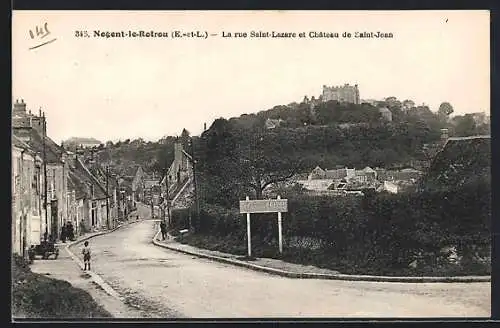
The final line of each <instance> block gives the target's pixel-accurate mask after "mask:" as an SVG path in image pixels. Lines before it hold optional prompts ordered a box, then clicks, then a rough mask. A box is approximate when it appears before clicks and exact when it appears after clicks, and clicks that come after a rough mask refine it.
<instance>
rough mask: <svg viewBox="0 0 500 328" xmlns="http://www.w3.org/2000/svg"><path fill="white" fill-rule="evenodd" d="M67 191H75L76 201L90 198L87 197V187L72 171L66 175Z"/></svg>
mask: <svg viewBox="0 0 500 328" xmlns="http://www.w3.org/2000/svg"><path fill="white" fill-rule="evenodd" d="M68 189H69V190H70V191H72V190H74V191H75V198H76V199H85V198H90V195H88V191H87V187H86V185H85V183H84V182H83V181H81V180H80V179H79V178H78V176H77V174H76V173H75V172H74V170H71V169H70V171H69V173H68Z"/></svg>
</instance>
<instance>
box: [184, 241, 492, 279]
mask: <svg viewBox="0 0 500 328" xmlns="http://www.w3.org/2000/svg"><path fill="white" fill-rule="evenodd" d="M252 239H253V238H252ZM181 242H182V243H185V244H188V245H191V246H195V247H199V248H204V249H209V250H214V251H220V252H225V253H230V254H234V255H245V254H246V252H247V249H246V241H245V240H242V239H241V238H237V237H233V236H227V237H214V236H211V235H203V234H196V235H189V236H185V237H183V238H182V241H181ZM277 249H278V245H269V244H264V243H259V241H258V240H255V241H252V254H253V255H254V256H256V257H266V258H276V259H281V260H284V261H286V262H290V263H296V264H303V265H313V266H316V267H319V268H325V269H331V270H336V271H339V272H341V273H343V274H359V275H384V276H436V277H445V276H468V275H478V276H483V275H485V276H487V275H491V265H490V264H489V263H480V262H468V263H462V264H450V263H448V264H438V263H422V264H420V265H418V266H417V267H416V268H412V267H391V266H388V265H387V261H385V259H384V260H379V259H377V258H372V259H368V258H360V257H359V256H354V254H352V255H350V254H339V253H337V252H335V251H332V250H328V249H315V250H311V249H304V248H297V247H284V249H283V255H281V256H280V255H279V254H278V251H277Z"/></svg>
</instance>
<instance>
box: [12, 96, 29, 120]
mask: <svg viewBox="0 0 500 328" xmlns="http://www.w3.org/2000/svg"><path fill="white" fill-rule="evenodd" d="M12 115H22V116H23V115H26V103H25V102H24V100H23V99H21V102H19V99H16V102H15V103H14V109H13V113H12Z"/></svg>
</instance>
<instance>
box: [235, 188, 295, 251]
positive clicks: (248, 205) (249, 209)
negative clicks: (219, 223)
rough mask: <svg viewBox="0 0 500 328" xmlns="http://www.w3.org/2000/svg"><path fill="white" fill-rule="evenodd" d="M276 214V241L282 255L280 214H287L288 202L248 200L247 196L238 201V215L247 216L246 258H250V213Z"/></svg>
mask: <svg viewBox="0 0 500 328" xmlns="http://www.w3.org/2000/svg"><path fill="white" fill-rule="evenodd" d="M276 212H278V240H279V249H280V254H281V253H283V231H282V228H281V213H283V212H288V200H287V199H281V197H280V196H278V199H263V200H250V198H249V197H248V196H247V197H246V200H240V213H242V214H243V213H246V215H247V242H248V256H249V257H250V256H252V241H251V237H252V236H251V232H250V213H276Z"/></svg>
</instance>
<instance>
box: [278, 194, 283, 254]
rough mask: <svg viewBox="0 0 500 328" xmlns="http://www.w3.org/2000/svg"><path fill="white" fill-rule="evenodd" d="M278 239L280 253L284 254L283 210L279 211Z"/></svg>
mask: <svg viewBox="0 0 500 328" xmlns="http://www.w3.org/2000/svg"><path fill="white" fill-rule="evenodd" d="M278 199H281V197H280V196H278ZM278 241H279V246H280V254H283V232H282V228H281V212H278Z"/></svg>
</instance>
